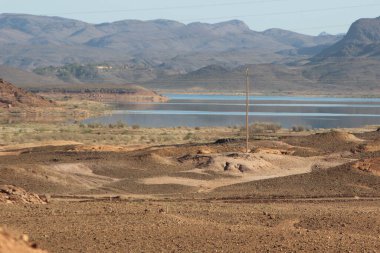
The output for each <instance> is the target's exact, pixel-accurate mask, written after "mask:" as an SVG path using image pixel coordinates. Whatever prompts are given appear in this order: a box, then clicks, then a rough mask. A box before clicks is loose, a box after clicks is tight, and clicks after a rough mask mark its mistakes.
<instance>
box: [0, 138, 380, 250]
mask: <svg viewBox="0 0 380 253" xmlns="http://www.w3.org/2000/svg"><path fill="white" fill-rule="evenodd" d="M379 140H380V132H378V131H370V132H368V131H367V132H362V133H355V134H352V133H348V132H342V131H338V132H337V131H332V132H326V133H320V134H311V135H303V136H299V135H297V136H295V135H289V136H278V137H277V138H273V140H255V141H251V142H250V149H251V151H250V153H249V154H244V153H242V150H243V149H244V143H243V142H242V141H241V140H233V139H231V140H230V139H229V140H219V141H217V142H211V143H208V144H207V143H206V144H181V145H162V146H149V145H148V146H146V145H145V146H134V147H130V148H126V147H120V148H118V147H116V146H115V147H113V148H112V147H111V146H107V147H104V148H99V145H96V146H94V148H91V145H88V144H87V145H82V144H80V143H75V142H71V143H68V142H61V143H56V144H55V145H53V144H52V143H50V145H42V146H38V145H35V146H28V147H25V146H22V145H21V146H20V145H19V146H17V145H13V146H3V147H2V148H1V150H0V153H1V154H0V172H1V176H0V184H4V185H15V186H16V187H22V188H23V189H25V191H23V190H21V189H20V188H13V186H4V187H3V188H4V189H5V190H4V189H3V188H1V189H3V190H0V194H3V195H4V194H5V198H4V199H5V201H3V202H6V203H3V204H0V207H1V210H2V211H1V212H0V224H1V225H4V226H7V227H10V228H12V229H14V230H16V231H18V232H19V233H22V234H24V233H25V234H30V237H31V240H32V241H35V242H38V245H39V246H41V248H43V249H46V250H49V252H136V251H137V252H152V251H155V252H156V251H160V252H236V251H240V252H377V251H378V250H379V249H380V237H379V234H380V230H379V228H380V218H379V216H378V213H379V211H380V210H379V209H380V177H379V176H378V175H379V174H378V171H379V168H378V161H379V158H380V145H379V144H380V142H379ZM30 192H34V193H36V194H38V195H39V196H37V195H33V194H31V193H30ZM12 194H13V195H15V196H21V197H19V199H21V200H22V201H10V200H11V199H14V197H10V196H11V195H12ZM0 196H2V195H0ZM30 196H35V197H36V198H37V197H38V198H39V199H40V200H41V202H39V201H36V202H35V203H34V204H31V203H30V201H24V200H25V199H27V200H28V199H29V197H30ZM0 199H1V198H0ZM45 202H48V203H47V204H44V203H45ZM7 203H8V204H7Z"/></svg>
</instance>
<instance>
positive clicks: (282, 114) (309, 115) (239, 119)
mask: <svg viewBox="0 0 380 253" xmlns="http://www.w3.org/2000/svg"><path fill="white" fill-rule="evenodd" d="M166 96H167V97H169V98H170V100H169V102H168V103H128V104H116V109H115V111H113V113H112V114H111V115H107V116H101V117H97V118H91V119H87V120H85V121H84V123H103V124H109V123H116V122H119V121H121V122H125V123H127V124H129V125H133V124H137V125H141V126H144V127H174V126H190V127H195V126H234V125H244V122H245V118H244V115H245V97H244V96H223V95H182V94H181V95H180V94H166ZM250 103H251V104H250V122H252V123H253V122H264V121H265V122H276V123H279V124H281V125H282V126H283V127H292V126H294V125H304V126H308V127H312V128H335V127H358V126H364V125H380V98H327V97H276V96H260V97H256V96H252V97H250Z"/></svg>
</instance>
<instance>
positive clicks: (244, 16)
mask: <svg viewBox="0 0 380 253" xmlns="http://www.w3.org/2000/svg"><path fill="white" fill-rule="evenodd" d="M377 6H380V4H367V5H352V6H343V7H334V8H322V9H308V10H298V11H284V12H271V13H263V14H252V15H239V16H224V17H212V18H201V19H197V20H219V19H236V18H248V17H266V16H277V15H288V14H302V13H312V12H324V11H332V10H346V9H355V8H362V7H377ZM191 20H194V19H188V20H184V19H182V20H180V21H191Z"/></svg>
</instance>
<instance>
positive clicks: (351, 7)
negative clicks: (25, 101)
mask: <svg viewBox="0 0 380 253" xmlns="http://www.w3.org/2000/svg"><path fill="white" fill-rule="evenodd" d="M0 12H2V13H28V14H38V15H49V16H62V17H67V18H73V19H79V20H82V21H86V22H90V23H103V22H112V21H116V20H123V19H140V20H150V19H172V20H177V21H181V22H183V23H191V22H195V21H201V22H207V23H216V22H220V21H225V20H230V19H240V20H243V21H244V22H245V23H247V24H248V25H249V26H250V28H251V29H253V30H257V31H262V30H265V29H268V28H283V29H288V30H292V31H296V32H300V33H306V34H319V33H320V32H322V31H326V32H328V33H333V34H336V33H342V32H346V31H347V30H348V28H349V25H350V24H351V23H352V22H353V21H355V20H357V19H359V18H362V17H377V16H380V1H379V0H313V1H311V0H251V1H249V0H235V1H232V0H209V1H205V0H191V1H187V0H183V1H179V0H160V1H157V0H156V1H154V0H134V1H128V0H65V1H59V0H58V1H52V0H0Z"/></svg>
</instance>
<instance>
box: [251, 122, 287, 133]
mask: <svg viewBox="0 0 380 253" xmlns="http://www.w3.org/2000/svg"><path fill="white" fill-rule="evenodd" d="M280 129H281V125H280V124H277V123H272V122H258V123H254V124H252V125H250V126H249V132H250V134H258V133H276V132H277V131H278V130H280Z"/></svg>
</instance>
